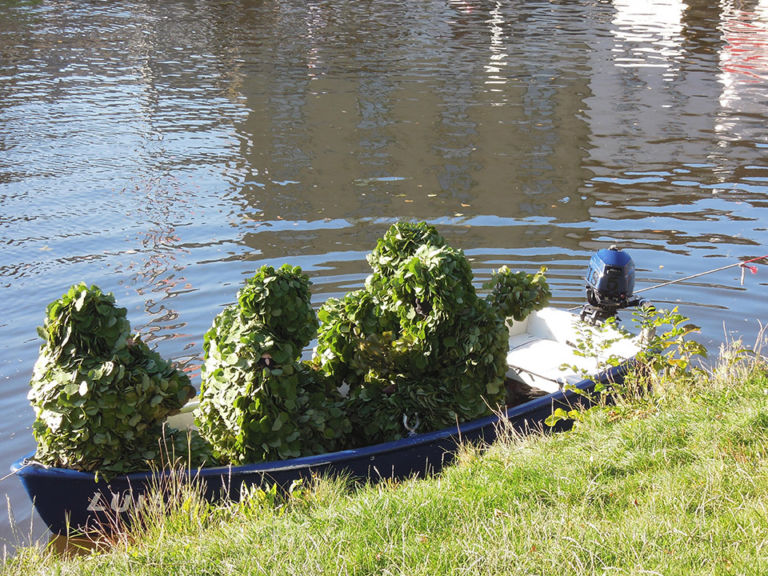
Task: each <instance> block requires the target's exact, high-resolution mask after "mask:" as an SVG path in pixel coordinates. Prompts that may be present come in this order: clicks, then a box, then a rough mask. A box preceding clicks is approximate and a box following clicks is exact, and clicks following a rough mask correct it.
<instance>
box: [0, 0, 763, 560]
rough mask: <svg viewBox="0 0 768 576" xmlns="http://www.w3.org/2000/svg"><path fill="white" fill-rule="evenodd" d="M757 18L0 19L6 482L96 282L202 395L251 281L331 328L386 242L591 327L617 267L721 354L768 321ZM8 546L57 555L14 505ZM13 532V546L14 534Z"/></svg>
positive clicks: (1, 457)
mask: <svg viewBox="0 0 768 576" xmlns="http://www.w3.org/2000/svg"><path fill="white" fill-rule="evenodd" d="M767 87H768V1H766V0H760V1H743V2H735V1H726V0H721V1H720V2H716V1H715V2H711V1H708V2H704V1H696V0H689V1H675V0H652V1H649V2H632V1H629V0H616V1H613V2H610V1H600V0H591V1H586V0H582V1H576V2H544V1H525V2H522V1H511V2H486V1H480V0H476V1H469V2H458V1H447V0H443V1H424V2H392V1H386V0H369V1H362V2H361V1H346V0H336V1H334V2H326V1H306V0H288V1H280V0H273V1H267V0H263V1H245V0H239V1H238V0H234V1H228V2H224V1H205V0H198V1H191V0H190V1H173V0H171V1H166V2H149V1H143V2H140V1H127V2H119V3H109V2H97V1H82V2H68V1H7V0H0V246H2V250H1V251H0V386H2V388H1V389H0V390H1V392H0V393H1V394H2V401H1V402H0V469H3V470H8V467H9V466H10V464H11V462H13V461H14V460H16V459H17V458H19V457H21V456H22V455H24V454H27V453H29V452H31V451H32V450H34V439H33V437H32V432H31V425H32V421H33V418H34V416H33V412H32V409H31V408H30V406H29V403H28V401H27V399H26V394H27V390H28V386H29V384H28V383H29V379H30V376H31V373H32V366H33V364H34V362H35V359H36V358H37V352H38V348H39V345H40V340H39V339H38V336H37V334H36V327H37V326H40V325H41V324H42V322H43V317H44V313H45V308H46V306H47V305H48V303H49V302H51V301H52V300H54V299H56V298H58V297H60V296H61V295H62V294H63V293H64V292H65V291H66V290H67V289H68V288H69V286H71V285H72V284H75V283H78V282H81V281H84V282H87V283H89V284H97V285H98V286H99V287H101V288H102V289H103V290H104V291H110V292H113V293H114V295H115V297H116V299H117V302H118V304H119V305H121V306H124V307H126V308H127V309H128V317H129V320H130V321H131V323H132V326H133V328H134V330H136V331H139V332H140V333H141V334H142V336H143V337H144V338H145V339H146V340H147V341H149V342H150V343H151V345H152V346H153V347H155V348H156V349H157V350H158V351H159V352H160V353H161V354H162V355H163V356H164V357H166V358H169V359H172V360H174V361H176V362H178V363H180V364H181V365H182V366H184V367H185V369H186V370H187V371H188V372H189V374H190V375H191V377H192V379H193V382H194V383H195V384H196V385H199V369H198V367H199V364H200V359H201V356H202V342H203V334H204V332H205V331H206V330H207V329H208V328H209V327H210V324H211V321H212V320H213V317H214V316H215V315H216V314H217V313H218V312H219V311H220V310H221V308H222V307H223V306H224V305H226V304H228V303H230V302H232V301H233V300H234V298H235V294H236V292H237V290H238V288H239V287H240V285H241V284H242V282H243V281H244V280H245V279H246V278H247V277H249V276H250V275H251V274H253V273H254V271H255V270H256V269H257V268H259V267H260V266H261V265H263V264H271V265H275V266H279V265H281V264H283V263H290V264H292V265H298V266H301V267H302V268H303V269H304V270H305V271H306V272H307V273H308V274H309V275H310V277H311V279H312V282H313V300H314V302H315V303H316V304H317V305H319V304H320V303H321V302H323V301H324V300H325V299H327V298H328V297H330V296H339V295H341V294H343V293H345V292H347V291H349V290H352V289H355V288H357V287H359V286H360V285H361V283H362V282H363V280H364V278H365V277H366V275H367V274H368V273H369V268H368V265H367V263H366V261H365V256H366V254H367V253H368V252H370V250H371V249H372V248H373V246H374V245H375V242H376V239H377V238H378V237H379V236H381V235H382V234H383V233H384V231H385V230H386V229H387V227H388V226H389V225H390V224H391V223H393V222H395V221H397V220H401V219H409V220H426V221H428V222H430V223H432V224H435V225H436V226H437V227H438V228H439V230H440V231H441V232H442V233H443V235H444V236H445V237H446V238H447V239H448V241H449V242H450V243H451V244H452V245H453V246H454V247H457V248H462V249H463V250H464V251H465V252H466V254H467V255H468V256H469V257H470V258H471V261H472V265H473V269H474V272H475V277H476V280H477V284H478V286H479V285H480V284H481V283H482V281H483V280H484V279H485V278H487V277H488V275H489V273H490V272H491V270H493V269H496V268H499V267H501V266H502V265H507V266H509V267H511V268H513V269H521V270H526V271H534V270H537V269H538V268H539V267H540V266H542V265H546V266H547V267H548V278H549V281H550V285H551V287H552V291H553V294H554V297H553V304H555V305H558V306H562V307H571V306H576V305H580V304H581V303H582V301H583V297H584V273H585V271H586V266H587V263H588V260H589V257H590V255H591V254H592V253H593V252H594V251H595V250H598V249H600V248H607V247H608V246H610V245H611V244H618V245H620V246H621V247H622V248H624V249H626V250H628V251H629V252H630V254H631V256H632V258H633V259H634V261H635V264H636V266H637V285H636V287H637V288H638V289H647V288H650V287H653V286H655V285H657V284H660V283H663V282H669V281H672V280H681V281H680V282H677V283H675V284H671V285H668V286H664V287H659V288H655V289H653V290H648V291H647V292H646V293H644V296H645V297H647V298H649V299H651V300H652V301H654V302H655V303H656V304H657V305H660V306H663V307H667V308H670V307H673V306H679V308H680V310H681V311H682V312H683V313H684V314H685V315H686V316H688V317H690V318H691V320H692V321H693V322H694V323H696V324H697V325H699V326H701V328H702V333H701V338H700V339H701V340H702V341H703V342H705V343H706V344H707V346H708V347H709V348H710V349H711V350H712V351H713V352H716V351H717V348H718V346H719V345H720V343H722V342H723V341H726V340H729V339H731V338H742V339H743V340H744V342H745V344H748V345H753V344H754V343H755V341H756V338H757V336H758V333H759V332H760V329H761V326H762V323H763V322H765V321H766V320H768V298H766V283H767V282H768V266H765V264H768V259H766V260H759V261H757V262H756V263H755V264H756V265H757V273H756V274H752V273H751V272H750V271H746V272H745V275H744V278H743V284H742V269H741V268H739V267H736V266H734V267H732V268H728V269H727V270H724V271H722V272H718V273H715V274H711V275H705V276H701V277H698V278H695V279H691V280H682V279H684V278H685V277H687V276H689V275H692V274H697V273H700V272H704V271H707V270H712V269H715V268H719V267H723V266H728V265H730V264H735V263H738V262H739V261H742V260H745V259H750V258H756V257H760V256H763V255H765V254H768V131H766V125H767V124H768V91H767V90H766V88H767ZM0 492H2V493H3V494H5V495H6V496H7V501H8V504H9V510H10V513H11V514H10V515H9V514H0V542H3V543H5V544H7V545H8V546H13V545H14V544H15V543H17V542H18V541H21V542H22V543H24V542H29V541H32V540H34V539H36V538H45V537H46V534H45V528H44V526H43V525H42V522H41V521H40V520H39V518H36V517H34V514H33V512H32V507H31V505H30V503H29V501H28V499H27V497H26V495H25V494H24V493H23V491H22V488H21V485H20V483H19V482H18V479H16V478H14V477H13V476H10V477H4V478H2V481H0ZM11 515H12V517H13V521H11V519H10V516H11Z"/></svg>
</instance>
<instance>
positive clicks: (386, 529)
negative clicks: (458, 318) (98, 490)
mask: <svg viewBox="0 0 768 576" xmlns="http://www.w3.org/2000/svg"><path fill="white" fill-rule="evenodd" d="M767 454H768V378H767V377H766V375H765V368H764V366H763V365H762V363H761V362H757V361H753V360H745V359H744V358H741V359H739V360H737V361H734V362H730V361H729V360H728V357H726V359H724V360H722V361H721V363H720V365H719V367H718V369H717V370H715V371H713V372H708V373H706V374H705V373H698V374H697V375H696V377H695V378H692V379H690V378H686V379H683V380H682V382H680V383H678V384H676V385H674V386H669V385H667V387H665V388H663V389H657V391H656V393H655V394H654V395H653V396H652V397H650V398H632V399H627V400H626V401H623V402H621V403H620V405H619V406H617V407H606V408H603V409H598V410H595V411H593V412H591V413H590V414H589V415H588V416H587V417H586V418H585V419H584V420H583V421H582V422H580V423H579V424H578V425H577V426H576V427H575V428H574V430H572V431H571V432H568V433H563V434H558V435H553V436H540V437H528V438H517V437H514V436H511V435H510V436H509V437H508V438H506V439H505V440H504V441H500V442H498V443H497V444H495V445H494V446H492V447H491V448H489V449H487V450H479V449H473V448H467V449H465V450H464V451H463V452H462V454H461V458H460V462H459V463H458V465H456V466H453V467H451V468H449V469H447V470H446V471H444V472H443V474H441V475H440V476H439V477H436V478H432V479H429V480H426V481H407V482H402V483H397V484H385V485H377V486H366V487H361V488H354V487H350V486H348V485H346V484H345V483H343V482H340V481H321V482H319V483H317V485H314V486H307V487H304V488H300V489H298V490H296V491H295V492H294V495H293V496H292V497H291V498H288V499H287V500H286V499H282V500H281V499H280V498H278V497H276V496H274V495H271V494H265V493H263V492H255V493H254V494H253V495H252V497H251V498H249V499H248V500H247V501H246V502H243V503H240V504H233V505H230V506H229V507H216V508H214V507H209V506H207V505H205V504H204V503H202V502H201V501H200V500H199V499H197V498H196V497H195V496H194V494H187V495H186V498H184V499H182V501H181V503H180V504H179V506H178V508H177V509H176V510H175V511H173V512H172V513H171V514H170V515H168V516H163V515H159V514H158V519H157V521H156V522H153V523H150V526H149V527H148V528H147V529H146V531H145V532H144V533H142V534H136V535H130V534H124V535H121V536H120V537H119V538H118V539H117V541H116V542H114V544H113V545H112V546H111V547H110V549H109V550H107V551H105V552H101V553H94V554H92V555H85V556H79V557H73V558H70V559H63V558H61V557H59V556H56V555H54V554H52V553H50V552H46V551H42V552H41V551H40V550H39V549H35V548H32V547H30V548H27V549H23V550H21V551H20V552H19V553H18V555H17V556H16V557H15V558H13V559H11V560H9V561H7V563H6V564H5V566H4V568H3V572H2V573H3V574H99V575H110V574H115V575H118V574H119V575H120V576H124V575H126V574H131V575H135V574H153V575H154V574H157V575H166V574H190V575H192V574H194V575H201V574H210V575H214V574H232V575H240V574H300V575H308V574H408V575H421V574H423V575H433V574H664V575H672V574H766V573H768V459H767V458H766V456H767Z"/></svg>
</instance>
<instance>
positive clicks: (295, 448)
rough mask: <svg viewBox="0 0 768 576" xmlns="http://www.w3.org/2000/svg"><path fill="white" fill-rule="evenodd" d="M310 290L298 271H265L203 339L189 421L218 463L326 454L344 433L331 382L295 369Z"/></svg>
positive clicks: (306, 336) (311, 325) (311, 317)
mask: <svg viewBox="0 0 768 576" xmlns="http://www.w3.org/2000/svg"><path fill="white" fill-rule="evenodd" d="M309 285H310V282H309V278H308V277H307V276H306V275H304V274H303V273H302V272H301V269H299V268H296V267H290V266H287V265H286V266H283V267H282V268H280V269H279V270H277V271H276V270H274V269H273V268H272V267H270V266H264V267H262V268H261V269H260V270H259V271H258V272H257V273H256V275H255V276H253V278H251V279H249V280H248V281H247V282H246V284H245V286H244V287H243V288H242V289H241V290H240V291H239V292H238V296H237V300H238V301H237V303H236V304H233V305H231V306H228V307H226V308H225V309H224V310H223V311H222V312H221V313H220V314H219V315H218V316H216V318H215V319H214V321H213V325H212V326H211V328H210V330H208V332H207V333H206V334H205V339H204V344H203V351H204V364H203V367H202V385H201V388H200V406H199V408H198V411H197V414H196V421H197V424H198V426H199V429H200V433H201V434H202V435H203V437H205V438H206V439H207V440H208V441H209V442H210V443H211V445H212V446H213V449H214V452H215V454H216V455H217V456H218V457H219V458H221V459H222V460H223V461H226V462H231V463H247V462H258V461H262V460H277V459H285V458H291V457H296V456H302V455H308V454H317V453H323V452H328V451H330V450H335V449H337V448H339V447H340V440H341V438H342V437H344V436H345V435H346V434H347V433H348V432H349V423H348V420H347V419H346V417H345V415H344V412H343V410H342V405H341V403H342V399H341V397H340V396H339V393H338V391H337V390H336V389H335V387H334V386H333V385H332V381H331V380H329V379H328V378H327V377H326V376H325V375H324V374H321V373H319V372H317V371H316V370H313V369H312V368H311V367H310V366H308V365H307V364H305V363H302V362H300V361H299V357H300V355H301V351H302V348H303V347H304V346H306V345H307V344H308V343H309V341H310V340H311V339H312V338H313V337H314V335H315V333H316V330H317V319H316V317H315V314H314V311H313V310H312V307H311V303H310V293H309Z"/></svg>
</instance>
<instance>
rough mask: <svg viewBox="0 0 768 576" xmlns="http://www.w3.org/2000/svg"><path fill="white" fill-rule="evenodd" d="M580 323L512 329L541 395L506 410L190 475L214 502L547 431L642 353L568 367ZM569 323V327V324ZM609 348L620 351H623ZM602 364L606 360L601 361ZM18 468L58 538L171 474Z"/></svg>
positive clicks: (539, 319) (414, 468) (552, 318)
mask: <svg viewBox="0 0 768 576" xmlns="http://www.w3.org/2000/svg"><path fill="white" fill-rule="evenodd" d="M564 315H565V316H564ZM575 322H576V320H575V319H574V318H573V317H572V315H570V314H568V313H566V312H561V311H555V310H553V309H546V310H544V311H541V312H539V313H535V314H533V315H531V317H529V319H527V320H526V322H524V325H523V326H514V327H513V328H512V329H511V330H510V352H509V355H508V362H509V365H510V372H509V373H508V376H510V377H512V378H514V379H515V380H517V381H519V382H521V383H522V385H523V386H524V387H526V388H527V387H528V386H533V387H534V389H538V392H537V393H538V394H542V395H540V396H538V397H535V398H532V399H530V400H528V401H525V402H523V403H522V404H518V405H516V406H512V407H510V408H508V409H507V410H506V412H505V413H504V414H502V415H494V416H488V417H485V418H481V419H478V420H473V421H471V422H466V423H462V424H459V425H458V426H452V427H450V428H446V429H444V430H439V431H435V432H427V433H422V434H413V435H411V436H409V437H407V438H404V439H401V440H396V441H392V442H385V443H382V444H377V445H374V446H367V447H364V448H359V449H354V450H343V451H339V452H333V453H328V454H321V455H315V456H305V457H301V458H293V459H289V460H282V461H276V462H261V463H257V464H249V465H243V466H221V467H210V468H202V469H200V470H195V471H191V472H190V477H192V478H195V479H196V480H199V481H200V482H201V486H202V487H203V489H204V493H205V497H206V498H207V499H209V500H211V501H214V500H217V499H221V498H226V497H228V498H232V499H235V500H236V499H238V498H239V495H240V490H241V488H242V487H243V486H252V485H260V486H268V485H271V484H277V485H278V486H280V487H282V488H288V487H289V486H290V485H291V484H292V483H293V482H295V481H297V480H300V479H304V480H309V479H311V478H313V477H315V476H323V475H334V474H343V475H346V476H349V477H352V478H356V479H364V480H371V481H378V480H382V479H402V478H408V477H422V476H425V475H428V474H433V473H436V472H439V471H440V470H441V469H442V467H443V466H445V465H446V464H448V463H450V462H451V461H452V460H453V458H454V455H455V453H456V450H457V448H458V446H459V445H460V443H462V442H475V443H476V442H485V443H490V442H493V441H494V440H495V439H496V437H497V435H498V433H499V430H504V429H509V427H511V428H514V429H515V430H516V431H518V432H521V433H526V432H530V431H531V430H541V429H543V428H545V426H544V421H545V420H546V419H547V417H548V416H549V415H550V414H552V413H553V411H554V410H555V409H556V408H558V407H560V408H565V409H571V408H573V407H574V405H579V404H580V405H585V404H587V403H589V401H590V400H589V396H588V395H587V396H585V395H584V394H583V393H584V392H586V393H589V392H591V391H593V390H594V388H595V385H596V383H597V382H602V383H606V382H615V383H619V382H622V381H623V378H624V375H625V374H626V371H627V369H628V366H629V365H630V363H631V361H632V358H633V357H634V353H636V351H637V349H638V348H637V345H636V343H635V342H634V341H632V342H629V343H627V342H624V343H623V344H625V345H624V346H623V349H622V350H620V351H619V355H620V356H621V357H622V358H624V361H623V362H622V363H621V364H620V365H618V366H615V367H612V368H610V369H608V370H603V371H599V372H597V373H594V376H592V377H590V378H583V377H582V376H577V375H576V374H575V373H573V371H571V372H570V373H569V372H568V370H567V369H564V368H563V364H565V363H569V361H573V362H577V363H578V362H581V363H582V364H583V363H584V362H587V363H589V362H590V360H585V359H583V358H581V357H580V356H578V355H573V344H572V341H571V340H570V339H571V338H572V337H573V334H574V333H573V326H574V323H575ZM567 327H570V328H568V330H566V329H565V328H567ZM619 345H620V346H621V345H622V344H619ZM608 352H612V353H613V354H614V355H615V353H616V351H615V350H613V351H611V350H609V351H608ZM558 355H559V356H558ZM544 359H546V362H545V361H544ZM594 362H595V365H596V366H597V365H599V364H597V362H598V359H595V360H594ZM583 368H584V366H583V367H582V369H583ZM579 372H581V371H579ZM564 384H569V386H565V387H564V386H563V385H564ZM575 389H578V390H579V391H581V393H580V392H577V391H576V390H575ZM568 426H569V423H568V422H567V421H566V422H560V423H559V424H558V426H556V427H555V428H554V430H561V429H565V428H567V427H568ZM11 470H12V471H13V472H14V473H15V474H16V476H18V477H19V479H20V480H21V482H22V484H23V485H24V488H25V489H26V491H27V493H28V494H29V497H30V498H31V500H32V502H33V504H34V506H35V508H36V509H37V512H38V513H39V515H40V516H41V518H42V519H43V521H44V522H45V523H46V524H47V525H48V527H49V528H50V529H51V531H52V532H54V533H60V534H64V533H67V532H68V531H71V530H80V531H87V530H88V529H89V528H94V527H98V526H102V527H103V526H108V525H110V523H114V521H115V518H120V517H123V518H125V517H127V515H128V514H129V513H130V511H131V510H132V508H134V507H137V506H141V505H142V504H143V502H144V498H145V494H146V493H147V491H148V490H151V489H152V488H153V487H157V486H158V482H162V477H163V475H164V474H168V472H163V471H155V472H138V473H133V474H126V475H122V476H118V477H115V478H113V479H111V480H110V481H109V482H105V481H104V480H103V479H97V477H96V475H94V474H93V473H91V472H79V471H75V470H69V469H62V468H52V467H49V466H44V465H42V464H39V463H37V462H35V461H34V453H33V454H29V455H28V456H27V457H25V458H22V459H20V460H19V461H17V462H16V463H14V464H13V466H12V467H11Z"/></svg>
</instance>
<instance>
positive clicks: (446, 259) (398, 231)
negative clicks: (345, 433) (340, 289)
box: [314, 222, 508, 444]
mask: <svg viewBox="0 0 768 576" xmlns="http://www.w3.org/2000/svg"><path fill="white" fill-rule="evenodd" d="M368 261H369V263H370V264H371V267H372V268H373V274H372V275H371V276H370V277H369V278H368V279H367V280H366V283H365V288H364V289H363V290H358V291H356V292H352V293H350V294H347V296H346V297H345V298H344V299H342V300H338V299H331V300H329V301H327V302H326V303H325V304H324V305H323V306H322V308H321V309H320V311H319V313H318V315H319V317H320V320H321V322H322V323H321V326H320V331H319V335H318V345H317V348H316V350H315V358H314V362H315V364H316V365H317V366H318V367H319V368H320V369H321V370H322V371H323V372H324V373H325V374H327V375H328V376H329V377H331V378H333V379H334V381H335V382H336V384H337V385H339V386H340V387H342V388H348V393H347V410H348V413H349V416H350V419H351V420H352V423H353V425H354V429H355V433H354V437H356V438H357V439H358V441H359V442H360V443H363V444H368V443H372V442H380V441H385V440H393V439H397V438H401V437H403V436H405V435H406V434H407V433H408V432H409V430H408V428H406V426H405V425H404V418H407V421H408V427H409V428H413V425H414V423H417V422H418V428H417V430H418V431H419V432H424V431H430V430H435V429H439V428H443V427H446V426H450V425H453V424H455V423H456V422H457V421H462V422H463V421H466V420H471V419H473V418H477V417H479V416H483V415H486V414H489V413H490V412H491V410H493V409H494V408H496V407H497V406H499V405H501V404H503V402H504V394H505V391H504V387H503V381H504V375H505V372H506V350H507V337H508V334H507V330H506V328H505V326H504V318H503V317H502V316H501V315H499V314H498V313H497V312H496V311H495V310H494V309H493V307H492V306H491V305H489V304H488V302H486V301H485V300H483V299H480V298H478V296H477V294H476V292H475V288H474V286H473V285H472V270H471V267H470V265H469V262H468V261H467V259H466V257H465V256H464V254H463V252H461V251H460V250H455V249H453V248H451V247H450V246H448V245H447V244H446V243H445V240H444V239H443V238H442V236H440V234H438V232H437V231H436V229H435V228H434V227H432V226H429V225H428V224H425V223H423V222H422V223H419V224H410V223H398V224H395V225H393V226H392V227H391V228H390V229H389V230H388V231H387V233H386V234H385V235H384V237H383V238H382V239H380V240H379V242H378V243H377V245H376V248H375V249H374V251H373V252H372V253H371V254H370V255H369V256H368Z"/></svg>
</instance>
